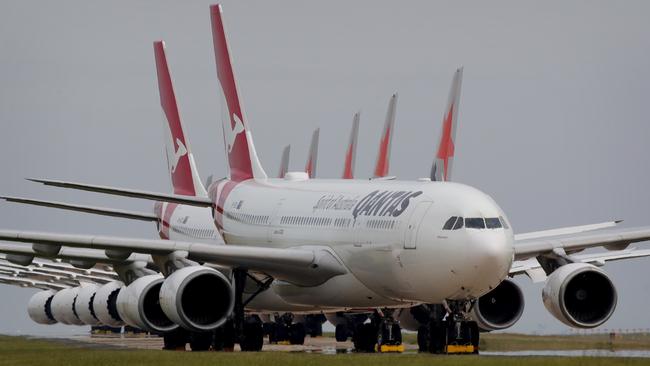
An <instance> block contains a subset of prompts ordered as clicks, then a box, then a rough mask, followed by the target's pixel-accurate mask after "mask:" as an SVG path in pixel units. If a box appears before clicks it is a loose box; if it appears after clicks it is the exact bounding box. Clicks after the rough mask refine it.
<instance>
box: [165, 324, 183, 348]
mask: <svg viewBox="0 0 650 366" xmlns="http://www.w3.org/2000/svg"><path fill="white" fill-rule="evenodd" d="M185 344H187V332H186V331H185V330H184V329H181V328H178V329H176V330H173V331H171V332H167V333H165V334H163V349H165V350H183V351H184V350H185Z"/></svg>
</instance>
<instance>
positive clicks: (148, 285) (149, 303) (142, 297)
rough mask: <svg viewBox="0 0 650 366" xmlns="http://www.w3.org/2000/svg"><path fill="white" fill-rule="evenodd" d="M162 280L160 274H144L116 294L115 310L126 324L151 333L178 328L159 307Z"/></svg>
mask: <svg viewBox="0 0 650 366" xmlns="http://www.w3.org/2000/svg"><path fill="white" fill-rule="evenodd" d="M163 281H164V278H163V276H162V275H160V274H157V275H150V276H144V277H140V278H138V279H136V280H135V281H133V282H132V283H131V284H130V285H128V286H126V287H124V288H122V290H121V291H120V293H119V295H118V296H117V310H118V312H119V313H120V316H121V317H122V319H123V320H124V321H125V322H126V323H127V324H129V325H131V326H133V327H137V328H140V329H144V330H146V331H149V332H152V333H166V332H170V331H172V330H174V329H176V328H178V325H177V324H175V323H174V322H172V321H171V320H169V317H167V315H165V313H164V312H163V310H162V308H161V307H160V300H159V298H160V288H161V287H162V284H163Z"/></svg>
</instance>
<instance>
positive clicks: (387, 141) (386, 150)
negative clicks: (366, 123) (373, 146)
mask: <svg viewBox="0 0 650 366" xmlns="http://www.w3.org/2000/svg"><path fill="white" fill-rule="evenodd" d="M396 104H397V93H396V94H393V96H392V97H391V98H390V102H389V104H388V112H386V122H385V124H384V131H383V132H382V134H381V140H380V141H379V152H378V153H377V163H376V164H375V177H385V176H387V175H388V168H389V163H390V145H391V141H392V139H393V128H394V126H395V111H396Z"/></svg>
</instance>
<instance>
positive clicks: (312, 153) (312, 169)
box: [305, 128, 320, 178]
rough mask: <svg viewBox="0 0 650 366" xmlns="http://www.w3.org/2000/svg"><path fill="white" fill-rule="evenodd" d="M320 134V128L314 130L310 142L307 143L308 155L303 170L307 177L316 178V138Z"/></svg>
mask: <svg viewBox="0 0 650 366" xmlns="http://www.w3.org/2000/svg"><path fill="white" fill-rule="evenodd" d="M319 136H320V128H317V129H315V130H314V133H313V134H312V135H311V144H310V145H309V156H308V157H307V163H306V164H305V172H306V173H307V174H308V175H309V178H316V166H317V165H318V138H319Z"/></svg>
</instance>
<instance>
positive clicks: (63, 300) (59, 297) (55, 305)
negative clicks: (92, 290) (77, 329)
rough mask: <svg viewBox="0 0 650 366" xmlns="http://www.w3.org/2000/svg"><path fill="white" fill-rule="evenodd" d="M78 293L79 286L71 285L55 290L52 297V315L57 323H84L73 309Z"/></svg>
mask: <svg viewBox="0 0 650 366" xmlns="http://www.w3.org/2000/svg"><path fill="white" fill-rule="evenodd" d="M78 294H79V287H71V288H66V289H63V290H61V291H59V292H57V293H56V294H55V295H54V297H52V303H51V309H52V316H53V317H54V319H56V320H57V321H58V322H59V323H62V324H69V325H84V323H83V322H82V321H81V320H80V319H79V317H78V316H77V311H76V310H75V305H76V304H75V303H76V301H77V295H78Z"/></svg>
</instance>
